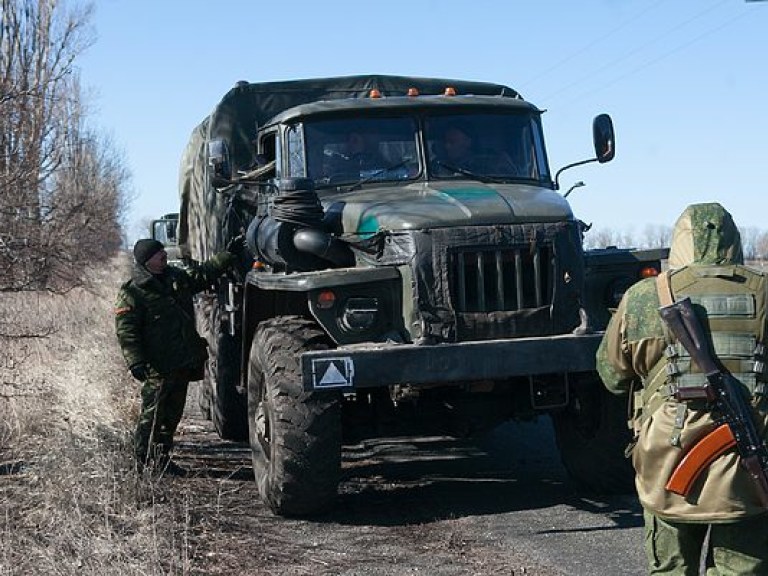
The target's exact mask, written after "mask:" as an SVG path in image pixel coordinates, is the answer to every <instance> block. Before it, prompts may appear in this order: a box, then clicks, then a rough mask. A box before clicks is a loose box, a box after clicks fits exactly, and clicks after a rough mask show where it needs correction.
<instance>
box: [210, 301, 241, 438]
mask: <svg viewBox="0 0 768 576" xmlns="http://www.w3.org/2000/svg"><path fill="white" fill-rule="evenodd" d="M209 336H210V339H209V341H208V356H209V357H208V367H207V371H206V374H207V380H209V382H208V390H209V392H210V401H209V405H210V408H209V410H210V414H211V420H212V421H213V427H214V428H215V429H216V432H217V433H218V435H219V436H220V437H221V438H222V439H224V440H234V441H236V442H242V441H245V440H247V439H248V410H247V409H248V406H247V400H246V396H245V394H243V393H241V392H240V391H238V384H239V382H240V345H239V341H238V340H237V339H236V338H234V337H233V336H230V335H229V333H228V332H227V331H226V326H225V325H224V324H223V322H222V321H221V316H220V309H219V307H218V306H215V305H214V306H213V310H212V312H211V330H210V332H209Z"/></svg>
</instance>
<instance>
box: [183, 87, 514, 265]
mask: <svg viewBox="0 0 768 576" xmlns="http://www.w3.org/2000/svg"><path fill="white" fill-rule="evenodd" d="M449 86H450V87H452V88H453V89H455V91H456V93H457V94H460V95H468V94H474V95H479V96H500V97H507V98H520V95H519V94H518V93H517V92H516V91H515V90H513V89H512V88H510V87H508V86H504V85H502V84H494V83H489V82H472V81H466V80H453V79H441V78H418V77H409V76H389V75H361V76H345V77H337V78H316V79H307V80H290V81H282V82H262V83H248V82H238V83H237V85H236V86H235V87H234V88H232V89H231V90H230V91H229V92H227V94H225V95H224V97H223V98H222V99H221V101H220V102H219V103H218V105H217V106H216V107H215V108H214V109H213V111H212V112H211V114H210V115H209V116H207V117H206V118H205V119H204V120H203V121H202V122H201V123H200V124H198V125H197V126H196V127H195V128H194V130H193V131H192V134H191V136H190V139H189V142H188V144H187V147H186V149H185V151H184V154H183V156H182V161H181V168H180V174H179V194H180V204H181V209H180V217H179V244H180V246H181V248H182V253H183V254H184V255H185V256H187V257H191V258H193V259H195V260H203V259H206V258H209V257H210V256H212V255H213V253H215V252H216V251H217V250H220V249H221V247H222V246H223V245H224V243H225V238H227V237H229V236H230V235H231V234H232V233H233V230H234V229H236V228H237V220H238V217H237V215H236V214H235V213H234V212H233V211H231V210H227V205H226V198H225V197H224V196H223V195H222V194H219V193H218V192H216V190H214V189H213V188H211V187H210V186H209V184H208V178H207V174H206V149H207V143H208V142H209V141H211V140H215V139H222V140H224V141H225V143H226V145H227V148H228V151H229V155H230V162H231V168H232V173H233V174H235V173H237V171H238V170H247V169H249V168H251V167H253V165H254V162H255V159H256V148H255V145H254V141H255V139H256V136H257V130H258V128H259V127H262V126H264V125H266V124H267V123H268V122H269V120H270V119H271V118H273V117H274V116H276V115H277V114H279V113H280V112H283V111H284V110H287V109H289V108H293V107H294V106H299V105H301V104H308V103H311V102H318V101H323V100H339V99H345V98H364V97H367V96H368V95H369V94H370V91H371V90H372V89H374V88H375V89H377V90H379V91H380V92H381V94H382V96H383V97H387V96H405V95H406V94H407V92H408V89H409V88H416V89H417V90H418V91H419V94H422V95H427V94H442V93H443V92H444V91H445V88H446V87H449Z"/></svg>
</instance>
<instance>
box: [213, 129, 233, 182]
mask: <svg viewBox="0 0 768 576" xmlns="http://www.w3.org/2000/svg"><path fill="white" fill-rule="evenodd" d="M208 166H209V167H210V168H211V171H210V180H211V184H212V185H213V186H215V187H216V188H222V187H224V186H227V185H228V184H230V181H231V180H232V167H231V165H230V162H229V150H228V149H227V144H226V142H224V140H220V139H217V140H211V141H210V142H208Z"/></svg>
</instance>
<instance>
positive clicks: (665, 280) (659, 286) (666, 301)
mask: <svg viewBox="0 0 768 576" xmlns="http://www.w3.org/2000/svg"><path fill="white" fill-rule="evenodd" d="M656 291H657V292H658V294H659V302H660V303H661V305H662V306H669V305H670V304H673V303H674V302H675V299H674V297H673V296H672V288H671V287H670V286H669V273H668V272H667V271H666V270H665V271H664V272H662V273H661V274H659V275H658V276H656Z"/></svg>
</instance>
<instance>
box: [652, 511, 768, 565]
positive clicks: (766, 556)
mask: <svg viewBox="0 0 768 576" xmlns="http://www.w3.org/2000/svg"><path fill="white" fill-rule="evenodd" d="M643 515H644V517H645V553H646V557H647V558H648V568H649V569H648V573H649V574H670V575H671V574H674V575H675V576H699V574H700V571H699V568H700V566H701V565H702V553H703V548H704V545H705V540H706V537H707V531H708V530H709V547H708V549H707V550H706V556H705V557H704V566H706V574H707V576H737V575H738V576H746V575H754V576H757V575H764V576H765V575H768V516H766V515H760V516H754V517H751V518H747V519H744V520H740V521H738V522H734V523H732V524H698V523H697V524H693V523H683V522H669V521H667V520H662V519H661V518H659V517H658V516H654V515H653V514H651V513H649V512H647V511H646V512H644V513H643Z"/></svg>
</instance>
